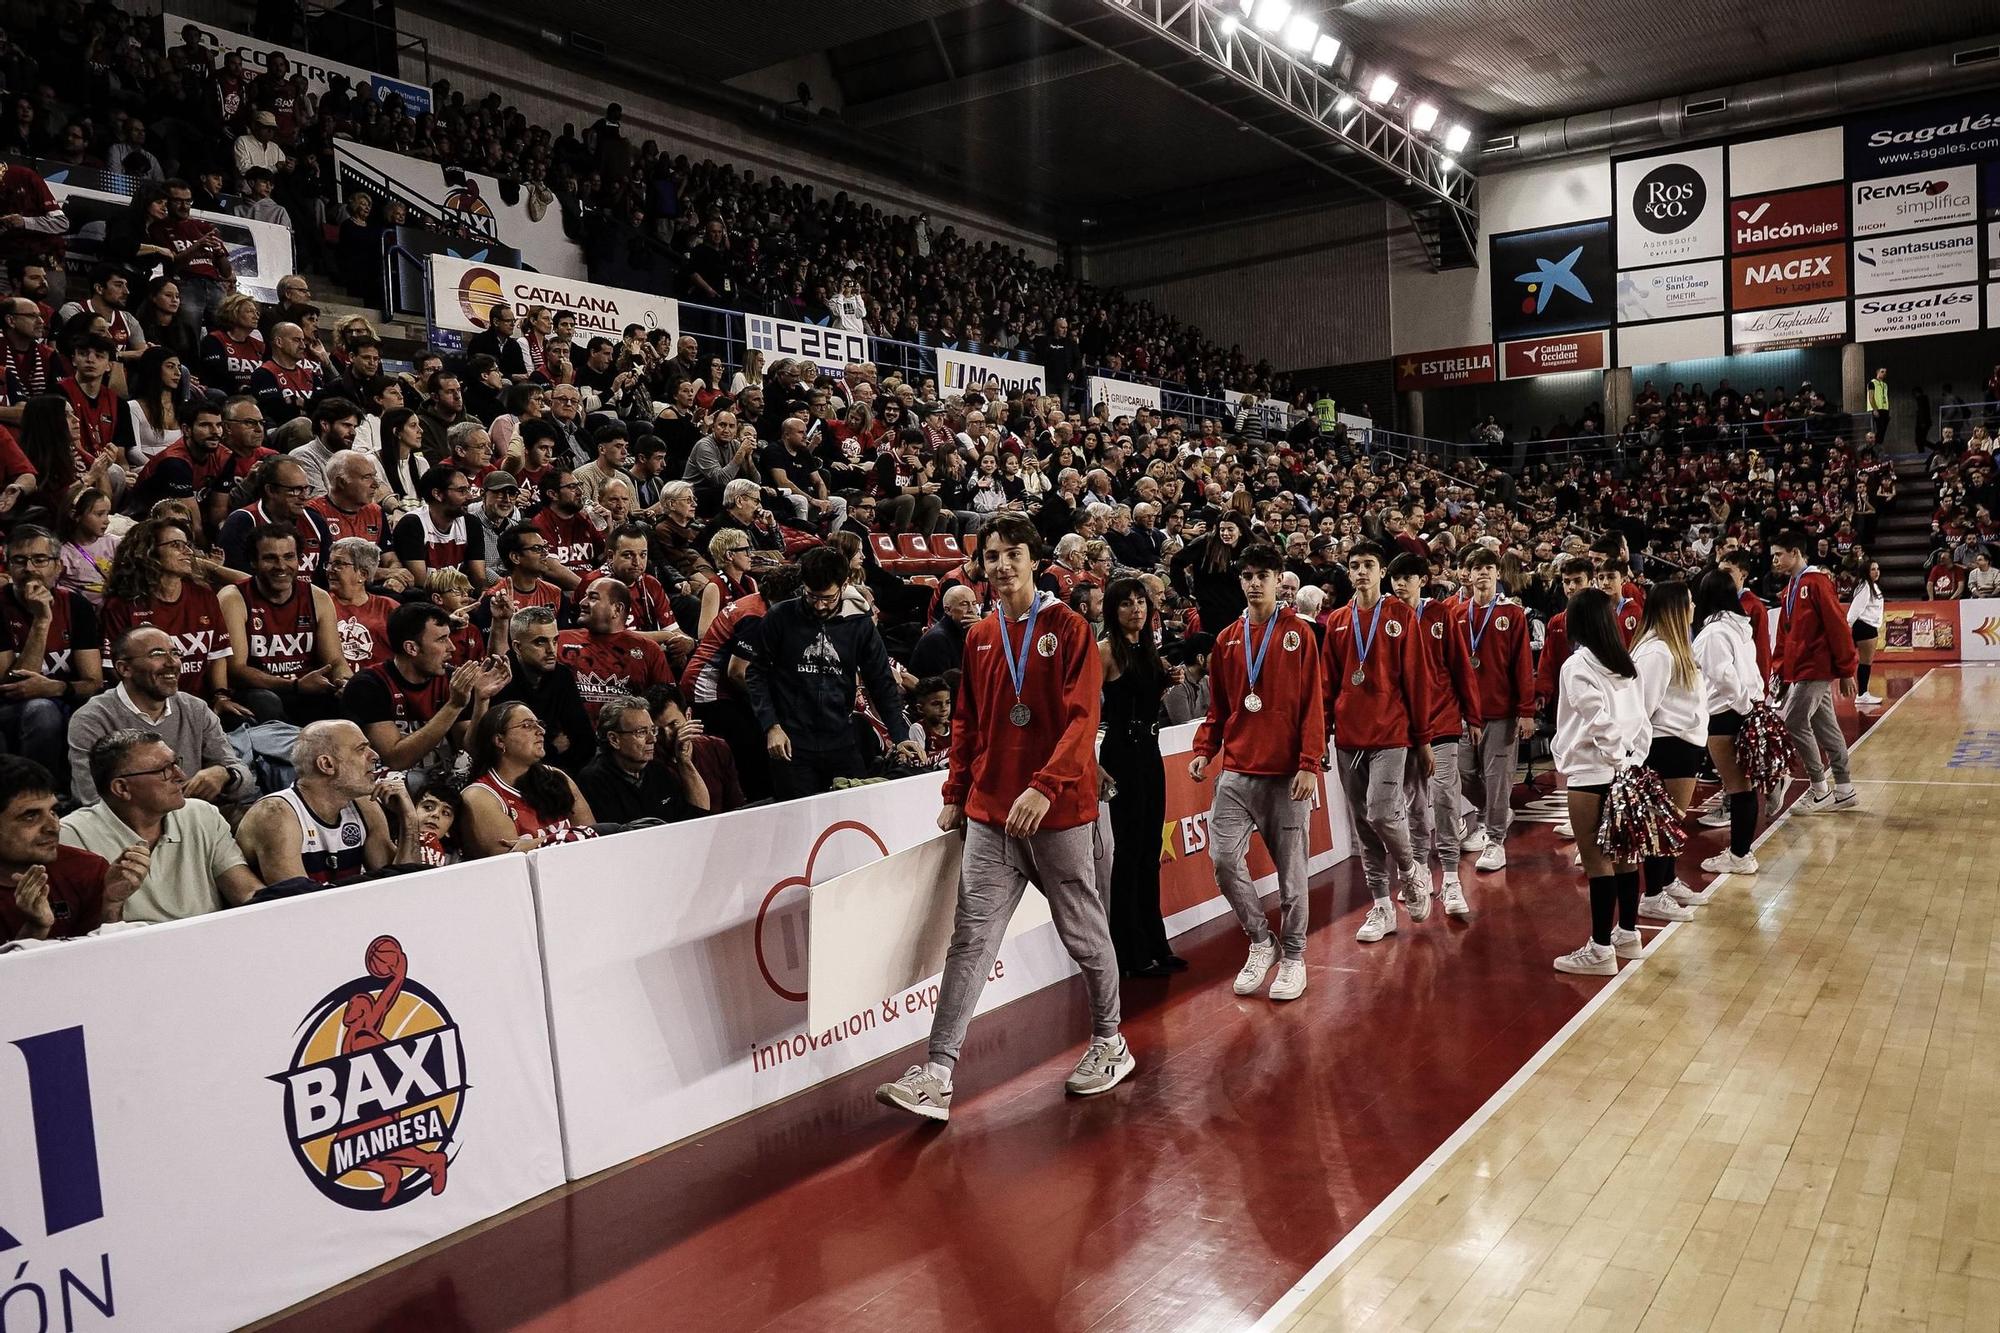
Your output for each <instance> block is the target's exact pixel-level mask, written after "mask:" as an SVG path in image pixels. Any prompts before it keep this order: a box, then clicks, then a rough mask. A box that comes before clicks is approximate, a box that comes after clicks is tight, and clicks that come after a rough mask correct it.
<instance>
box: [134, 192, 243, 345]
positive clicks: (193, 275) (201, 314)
mask: <svg viewBox="0 0 2000 1333" xmlns="http://www.w3.org/2000/svg"><path fill="white" fill-rule="evenodd" d="M147 239H148V240H150V241H151V242H153V244H155V245H160V246H165V247H166V248H167V249H168V250H170V251H172V252H173V259H172V261H171V262H172V272H173V277H174V280H175V281H176V282H178V283H179V284H180V288H181V309H180V321H181V324H182V325H183V326H185V328H186V329H187V342H188V344H189V345H190V346H192V345H193V344H194V343H195V341H196V340H197V339H199V338H200V337H201V333H202V330H203V329H204V328H206V327H207V326H208V319H209V314H210V312H211V311H213V310H214V309H215V307H216V305H217V303H219V302H220V301H221V300H222V298H223V297H224V296H227V295H228V294H229V293H230V292H232V291H234V290H235V288H236V272H235V270H234V269H232V268H231V267H230V266H229V246H228V245H227V244H226V243H225V242H224V241H223V239H222V233H221V232H219V231H217V230H216V229H215V224H214V223H212V222H203V221H202V220H201V219H199V218H197V217H195V216H194V189H193V187H191V186H190V185H189V184H188V183H187V182H186V181H184V180H170V181H168V182H167V216H166V217H165V218H162V219H160V220H159V221H156V222H154V223H153V225H152V226H151V227H149V228H148V229H147Z"/></svg>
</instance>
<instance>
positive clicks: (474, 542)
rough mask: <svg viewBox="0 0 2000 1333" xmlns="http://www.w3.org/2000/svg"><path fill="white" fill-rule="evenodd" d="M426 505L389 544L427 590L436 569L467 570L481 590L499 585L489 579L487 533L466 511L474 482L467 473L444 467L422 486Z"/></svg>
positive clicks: (408, 516)
mask: <svg viewBox="0 0 2000 1333" xmlns="http://www.w3.org/2000/svg"><path fill="white" fill-rule="evenodd" d="M417 489H418V490H419V491H421V492H422V493H423V497H424V503H423V504H422V505H421V506H420V507H418V508H416V509H412V510H410V511H409V512H407V513H405V514H404V515H403V516H402V517H401V518H399V519H397V520H396V527H395V530H394V532H393V533H392V534H391V535H390V538H389V544H390V546H391V548H392V549H393V550H394V551H395V553H396V559H397V561H398V562H400V563H401V564H402V566H403V568H405V569H407V570H409V571H410V577H411V578H412V579H413V580H415V583H416V586H418V587H422V586H423V585H424V582H425V580H427V579H428V578H429V577H430V572H431V571H432V570H434V569H461V570H464V571H465V576H466V577H467V578H468V579H471V580H472V586H473V588H474V589H475V590H477V589H480V588H484V587H485V586H486V585H487V584H488V583H491V582H492V581H493V580H492V579H490V578H488V577H487V574H486V544H485V529H484V528H482V527H481V526H480V525H479V524H478V523H476V522H474V521H472V520H471V519H470V518H469V517H468V516H467V514H466V512H465V511H466V510H467V509H468V508H469V507H470V505H471V503H472V481H471V479H470V478H469V477H467V476H466V474H465V469H463V468H459V467H454V466H452V465H451V464H448V463H444V464H439V465H438V466H436V467H433V468H431V469H429V470H428V471H426V472H425V473H424V475H423V477H422V478H421V479H420V480H419V481H418V483H417Z"/></svg>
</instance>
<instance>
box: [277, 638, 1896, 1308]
mask: <svg viewBox="0 0 2000 1333" xmlns="http://www.w3.org/2000/svg"><path fill="white" fill-rule="evenodd" d="M1914 679H1915V674H1914V673H1911V674H1908V675H1901V676H1897V677H1896V678H1894V679H1892V680H1888V681H1882V680H1881V678H1880V677H1878V682H1880V683H1879V684H1878V686H1877V688H1878V689H1881V690H1883V691H1884V693H1885V694H1887V695H1888V697H1890V698H1892V699H1893V698H1894V697H1895V696H1896V695H1899V694H1901V693H1902V692H1903V691H1904V690H1906V689H1907V688H1908V687H1909V686H1910V685H1911V684H1912V683H1914ZM1885 687H1886V688H1885ZM1843 712H1844V713H1845V714H1846V716H1845V723H1846V727H1847V730H1848V733H1849V735H1850V736H1855V735H1858V734H1859V733H1860V731H1861V730H1862V729H1863V728H1864V727H1865V725H1866V721H1865V720H1864V719H1859V718H1856V717H1855V716H1854V715H1853V713H1852V712H1851V710H1848V709H1846V708H1845V707H1844V706H1843ZM1540 785H1541V786H1542V787H1543V789H1544V790H1546V788H1547V785H1548V784H1547V779H1546V778H1544V779H1543V782H1542V783H1541V784H1540ZM1802 789H1803V788H1802V787H1801V786H1799V785H1795V786H1794V787H1793V791H1794V792H1797V791H1800V790H1802ZM1530 795H1531V794H1530V793H1529V792H1528V791H1527V789H1525V788H1524V789H1522V790H1521V791H1520V793H1519V796H1520V798H1521V799H1522V800H1524V801H1525V800H1528V799H1529V798H1530ZM1699 833H1700V836H1697V837H1695V838H1693V839H1691V840H1690V843H1689V847H1688V851H1687V853H1686V855H1685V856H1683V858H1682V866H1683V875H1684V876H1686V877H1687V878H1689V879H1690V880H1691V881H1694V882H1699V880H1700V879H1701V878H1702V877H1701V876H1699V874H1698V872H1696V871H1695V870H1694V867H1695V866H1696V865H1697V864H1698V863H1699V861H1700V859H1701V858H1702V857H1704V856H1707V855H1710V854H1712V853H1713V852H1714V851H1715V850H1716V849H1717V848H1718V847H1719V846H1720V844H1721V840H1722V835H1721V833H1720V832H1718V831H1710V830H1700V831H1699ZM1509 857H1510V863H1509V865H1508V867H1507V868H1506V869H1505V870H1503V871H1500V872H1496V873H1494V874H1490V875H1482V874H1477V873H1472V872H1470V864H1471V863H1470V861H1469V860H1468V861H1467V862H1466V863H1465V864H1466V867H1467V871H1468V873H1467V874H1466V875H1465V882H1466V885H1467V893H1468V896H1469V897H1470V899H1471V902H1472V906H1473V912H1474V915H1473V916H1472V917H1471V918H1470V920H1469V921H1463V922H1461V921H1454V920H1450V919H1448V918H1446V917H1444V916H1443V914H1442V913H1441V912H1436V911H1434V912H1433V913H1432V916H1431V918H1430V920H1428V921H1426V922H1424V923H1423V924H1422V925H1412V924H1410V923H1409V921H1408V920H1407V918H1405V919H1404V921H1403V924H1402V929H1401V933H1400V934H1398V935H1396V936H1394V937H1392V938H1391V939H1390V940H1388V941H1385V942H1384V943H1382V944H1378V945H1369V946H1363V945H1359V944H1356V943H1355V942H1354V931H1355V929H1356V928H1357V926H1358V925H1359V923H1360V917H1361V915H1362V914H1363V913H1364V912H1365V910H1366V906H1367V903H1366V898H1365V894H1364V892H1363V890H1362V889H1361V886H1360V882H1359V867H1358V863H1356V862H1354V861H1349V862H1347V863H1345V864H1343V865H1341V866H1339V867H1336V868H1335V870H1333V871H1332V872H1330V873H1329V874H1327V875H1326V876H1324V877H1322V880H1321V881H1320V882H1319V883H1317V884H1316V886H1315V888H1314V891H1313V895H1312V915H1313V921H1314V927H1313V932H1312V940H1311V945H1310V948H1309V950H1308V955H1307V957H1308V963H1309V966H1310V976H1311V982H1310V989H1309V990H1308V991H1307V993H1306V996H1305V997H1304V998H1303V999H1301V1000H1299V1001H1297V1002H1294V1003H1292V1004H1290V1005H1283V1006H1279V1005H1273V1004H1272V1003H1271V1002H1270V1001H1269V1000H1267V999H1264V998H1262V997H1257V998H1252V999H1237V998H1236V997H1235V996H1234V995H1232V994H1231V993H1230V989H1229V981H1230V978H1231V976H1232V975H1233V974H1234V972H1235V970H1236V968H1237V966H1238V965H1239V964H1240V963H1241V961H1242V955H1243V940H1242V936H1241V934H1240V932H1239V931H1238V930H1237V929H1236V926H1235V924H1234V922H1233V921H1232V920H1230V919H1227V918H1224V919H1222V920H1218V921H1215V922H1211V923H1210V924H1208V925H1207V926H1204V927H1202V928H1201V929H1200V930H1199V931H1196V932H1194V933H1193V934H1191V935H1189V936H1185V937H1183V938H1182V940H1181V942H1180V946H1179V947H1180V948H1181V951H1182V952H1183V953H1184V954H1185V955H1186V956H1187V957H1188V958H1189V960H1190V961H1191V962H1192V964H1193V966H1192V968H1191V969H1190V970H1189V971H1188V972H1187V973H1185V974H1184V975H1182V976H1181V977H1178V978H1174V979H1171V980H1168V981H1128V982H1126V985H1125V1015H1126V1027H1125V1031H1126V1033H1127V1035H1128V1037H1129V1039H1130V1040H1131V1042H1132V1045H1133V1048H1134V1050H1135V1053H1136V1054H1137V1056H1138V1059H1139V1072H1138V1074H1136V1075H1135V1076H1134V1077H1133V1078H1132V1079H1131V1080H1130V1081H1128V1082H1127V1083H1126V1084H1124V1085H1123V1086H1121V1087H1120V1088H1118V1089H1117V1090H1115V1091H1114V1092H1112V1093H1110V1094H1109V1095H1106V1096H1103V1097H1098V1098H1092V1099H1088V1100H1074V1099H1068V1098H1065V1097H1064V1095H1063V1091H1062V1079H1063V1076H1064V1075H1065V1074H1066V1073H1067V1072H1068V1070H1069V1068H1070V1065H1071V1064H1072V1063H1073V1062H1074V1061H1075V1059H1076V1057H1077V1054H1078V1053H1079V1051H1080V1049H1081V1045H1082V1042H1083V1041H1084V1039H1085V1037H1086V1035H1087V1032H1088V1023H1087V1020H1086V1015H1085V1012H1084V1007H1083V1001H1082V991H1081V983H1080V982H1076V981H1072V982H1070V983H1068V984H1065V985H1062V986H1057V987H1052V988H1050V989H1048V990H1045V991H1042V992H1041V993H1039V994H1037V995H1033V996H1030V997H1028V998H1026V999H1024V1000H1021V1001H1019V1002H1017V1003H1015V1004H1013V1005H1011V1006H1009V1007H1007V1008H1005V1009H1002V1010H1000V1011H998V1012H997V1013H994V1014H991V1015H988V1016H986V1017H984V1018H982V1019H980V1020H979V1021H977V1022H976V1023H974V1024H973V1028H972V1035H971V1040H970V1042H969V1043H968V1046H967V1048H966V1052H965V1055H964V1057H963V1061H962V1063H961V1065H960V1074H959V1078H958V1088H959V1092H958V1095H957V1098H956V1100H955V1104H954V1106H953V1108H952V1113H953V1117H954V1118H953V1120H952V1122H951V1123H950V1124H949V1125H948V1126H944V1127H941V1128H939V1127H930V1126H925V1125H920V1124H918V1123H917V1122H915V1121H913V1120H909V1119H906V1118H903V1117H901V1116H898V1115H896V1114H895V1113H893V1112H889V1111H886V1110H884V1109H883V1108H881V1107H879V1106H877V1105H876V1103H875V1102H874V1100H873V1097H872V1091H873V1088H874V1086H875V1085H876V1084H877V1083H879V1082H881V1081H883V1080H884V1079H887V1078H892V1077H894V1076H895V1075H896V1074H898V1073H900V1072H901V1070H902V1069H903V1067H904V1066H905V1065H906V1064H908V1063H909V1061H910V1060H911V1059H912V1058H916V1052H915V1050H914V1049H913V1050H911V1051H905V1052H902V1053H899V1054H898V1055H897V1056H895V1057H893V1058H891V1059H886V1060H883V1061H880V1062H879V1063H877V1064H875V1065H873V1066H871V1067H869V1068H867V1069H863V1070H858V1071H856V1072H854V1073H853V1074H851V1075H848V1076H847V1077H844V1078H841V1079H837V1080H834V1081H832V1082H830V1083H827V1084H824V1085H822V1086H820V1087H818V1088H816V1089H813V1090H812V1091H810V1092H808V1093H805V1094H803V1095H801V1096H799V1097H797V1098H794V1099H793V1100H791V1101H789V1102H787V1103H784V1104H783V1105H780V1106H776V1107H772V1108H770V1109H768V1110H766V1111H763V1112H760V1113H759V1114H757V1115H755V1116H752V1117H750V1118H748V1119H746V1120H743V1121H739V1122H738V1123H736V1124H734V1125H731V1126H728V1127H726V1128H724V1129H721V1130H718V1131H716V1132H714V1133H711V1134H708V1135H705V1136H703V1137H701V1138H699V1139H697V1140H694V1141H692V1142H690V1143H687V1144H684V1145H682V1146H680V1147H678V1148H676V1149H674V1150H673V1151H671V1152H667V1153H664V1154H662V1155H660V1156H658V1157H656V1158H654V1159H652V1160H650V1161H647V1162H645V1163H643V1164H642V1165H639V1166H636V1167H632V1168H629V1169H626V1170H623V1171H620V1172H618V1173H616V1174H613V1175H610V1176H608V1177H606V1178H604V1179H602V1180H599V1181H598V1182H596V1183H594V1184H591V1185H588V1186H585V1187H583V1188H581V1189H577V1190H574V1191H571V1192H570V1193H568V1194H565V1195H563V1196H560V1197H557V1198H554V1199H552V1200H550V1201H549V1202H548V1203H546V1204H544V1205H542V1206H540V1207H537V1208H533V1209H531V1210H529V1211H527V1212H525V1213H523V1214H521V1215H519V1216H517V1217H515V1218H513V1219H512V1220H510V1221H508V1222H506V1223H504V1224H502V1225H499V1226H497V1227H494V1228H492V1229H490V1230H488V1231H485V1232H483V1233H480V1234H478V1235H475V1236H472V1237H470V1238H468V1239H466V1240H463V1241H460V1242H458V1243H457V1244H454V1245H451V1246H449V1247H447V1248H445V1249H443V1250H441V1251H439V1252H437V1253H435V1254H432V1255H429V1256H427V1257H425V1258H423V1259H420V1260H418V1261H416V1262H414V1263H411V1264H408V1265H406V1266H404V1267H402V1268H398V1269H393V1270H391V1271H388V1272H386V1273H384V1274H382V1275H381V1276H379V1277H376V1278H374V1279H372V1280H370V1281H368V1282H366V1283H364V1284H362V1285H360V1286H358V1287H355V1288H353V1289H351V1290H349V1291H346V1292H343V1293H341V1294H340V1295H338V1296H334V1297H332V1298H329V1299H328V1300H326V1301H324V1302H322V1303H320V1304H319V1305H316V1306H314V1307H311V1308H309V1309H307V1310H305V1311H302V1312H300V1313H298V1314H296V1315H294V1316H292V1317H290V1318H288V1319H286V1320H283V1321H281V1322H279V1323H278V1324H276V1325H275V1326H274V1327H276V1328H279V1329H283V1330H285V1333H308V1331H309V1330H310V1331H319V1330H339V1333H356V1331H358V1330H366V1331H367V1333H450V1331H454V1330H464V1331H472V1330H477V1331H479V1333H486V1331H487V1330H503V1329H505V1330H550V1331H553V1330H574V1331H575V1333H586V1331H588V1333H615V1331H621V1330H642V1329H643V1330H656V1329H697V1328H698V1329H701V1330H704V1333H730V1331H732V1330H752V1329H757V1330H764V1329H769V1330H797V1331H798V1333H807V1331H811V1333H825V1331H831V1330H863V1329H866V1330H871V1333H872V1331H873V1330H877V1329H881V1328H885V1327H886V1328H895V1329H905V1330H928V1329H953V1330H960V1329H979V1330H987V1329H991V1330H1008V1331H1009V1333H1015V1331H1018V1330H1043V1329H1048V1330H1086V1329H1088V1330H1131V1331H1137V1330H1175V1331H1176V1333H1193V1331H1195V1330H1203V1329H1237V1328H1241V1327H1244V1326H1246V1325H1247V1324H1248V1323H1249V1322H1251V1321H1252V1320H1254V1318H1255V1317H1256V1316H1257V1315H1258V1314H1260V1313H1262V1312H1263V1311H1264V1310H1266V1309H1268V1308H1269V1307H1270V1306H1271V1305H1272V1304H1273V1303H1274V1302H1275V1301H1276V1300H1277V1299H1278V1297H1279V1296H1280V1295H1281V1294H1282V1293H1283V1292H1284V1291H1285V1289H1286V1288H1287V1287H1289V1286H1290V1285H1291V1284H1292V1283H1293V1282H1295V1281H1296V1280H1297V1279H1298V1278H1299V1277H1300V1276H1301V1275H1303V1274H1304V1273H1305V1272H1306V1270H1307V1269H1309V1268H1310V1267H1311V1266H1312V1265H1313V1264H1314V1263H1316V1262H1317V1261H1318V1260H1319V1258H1320V1256H1322V1255H1323V1254H1325V1253H1326V1251H1327V1250H1329V1249H1330V1248H1332V1246H1333V1245H1334V1244H1335V1243H1336V1242H1338V1241H1339V1240H1340V1238H1341V1237H1342V1236H1343V1235H1345V1234H1346V1233H1347V1232H1348V1231H1349V1230H1351V1229H1352V1228H1353V1227H1354V1226H1355V1225H1356V1224H1357V1223H1358V1222H1360V1221H1361V1219H1362V1218H1363V1217H1365V1216H1366V1215H1367V1214H1368V1212H1369V1211H1370V1210H1371V1209H1372V1208H1374V1207H1375V1205H1376V1204H1377V1203H1379V1202H1380V1201H1381V1200H1382V1199H1383V1198H1384V1197H1386V1196H1387V1195H1388V1194H1389V1193H1390V1192H1391V1191H1392V1190H1394V1189H1395V1187H1396V1186H1397V1185H1398V1184H1399V1183H1400V1182H1401V1181H1402V1180H1403V1179H1404V1178H1405V1177H1406V1176H1408V1175H1409V1173H1410V1172H1411V1171H1412V1170H1414V1169H1415V1168H1416V1167H1417V1166H1418V1164H1419V1163H1421V1162H1422V1161H1423V1160H1424V1158H1425V1157H1427V1156H1429V1155H1430V1153H1431V1152H1432V1150H1433V1149H1435V1148H1436V1147H1437V1146H1438V1144H1439V1143H1441V1142H1443V1140H1444V1139H1445V1138H1447V1137H1448V1136H1450V1135H1451V1133H1452V1132H1453V1131H1454V1130H1456V1129H1457V1128H1458V1126H1459V1125H1460V1124H1461V1123H1463V1122H1464V1120H1465V1119H1466V1118H1467V1117H1468V1116H1470V1115H1471V1114H1472V1113H1473V1112H1474V1111H1475V1110H1476V1109H1477V1108H1478V1107H1479V1106H1480V1105H1481V1104H1482V1103H1483V1102H1485V1101H1486V1100H1487V1098H1489V1097H1490V1096H1491V1095H1492V1094H1493V1093H1494V1092H1495V1091H1497V1090H1498V1089H1499V1088H1500V1086H1501V1085H1502V1084H1504V1083H1505V1082H1506V1081H1507V1080H1508V1079H1509V1078H1510V1077H1512V1076H1513V1074H1514V1073H1515V1072H1516V1071H1517V1070H1518V1069H1520V1068H1521V1066H1522V1065H1523V1064H1524V1063H1525V1062H1526V1061H1527V1060H1529V1059H1530V1058H1531V1057H1532V1056H1533V1055H1534V1053H1535V1052H1536V1051H1537V1050H1539V1049H1540V1048H1541V1047H1542V1046H1543V1044H1544V1043H1546V1042H1547V1041H1548V1039H1549V1038H1550V1037H1551V1036H1552V1035H1553V1034H1554V1033H1555V1032H1556V1031H1557V1030H1558V1029H1559V1028H1561V1027H1562V1025H1563V1024H1564V1023H1565V1022H1567V1021H1568V1020H1569V1019H1570V1017H1571V1016H1572V1015H1574V1014H1575V1013H1576V1012H1577V1011H1578V1009H1579V1008H1581V1007H1582V1005H1583V1004H1584V1002H1585V1001H1586V1000H1588V999H1589V997H1590V996H1591V995H1592V994H1593V993H1594V992H1595V991H1596V990H1597V989H1598V988H1599V986H1600V985H1601V982H1599V981H1597V980H1595V979H1586V978H1579V977H1565V976H1563V975H1561V974H1559V973H1556V972H1555V971H1553V970H1552V969H1551V968H1550V966H1549V963H1550V960H1551V959H1553V958H1554V957H1555V956H1556V955H1557V954H1559V953H1562V952H1566V951H1567V950H1569V949H1571V948H1573V947H1575V945H1576V944H1577V943H1578V942H1579V941H1580V940H1581V939H1582V938H1583V936H1584V934H1585V933H1586V932H1587V928H1588V914H1587V912H1586V910H1585V907H1584V898H1583V889H1582V881H1581V879H1580V872H1576V871H1574V870H1572V869H1571V868H1570V865H1569V844H1567V843H1558V842H1557V841H1556V839H1555V837H1554V835H1553V833H1552V831H1551V824H1550V823H1528V824H1525V825H1524V824H1518V823H1517V824H1516V826H1515V832H1514V835H1513V837H1512V838H1510V840H1509ZM1649 934H1650V932H1649Z"/></svg>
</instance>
